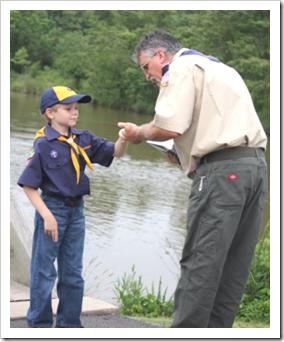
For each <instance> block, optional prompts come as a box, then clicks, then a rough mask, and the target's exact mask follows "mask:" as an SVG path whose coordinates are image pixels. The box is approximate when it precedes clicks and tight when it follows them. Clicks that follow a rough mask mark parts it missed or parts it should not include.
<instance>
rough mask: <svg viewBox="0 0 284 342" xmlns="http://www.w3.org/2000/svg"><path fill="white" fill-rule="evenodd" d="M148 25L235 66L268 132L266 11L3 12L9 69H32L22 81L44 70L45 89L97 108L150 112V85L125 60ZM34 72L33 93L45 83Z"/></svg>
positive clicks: (153, 96) (154, 89)
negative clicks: (70, 90)
mask: <svg viewBox="0 0 284 342" xmlns="http://www.w3.org/2000/svg"><path fill="white" fill-rule="evenodd" d="M156 28H162V29H165V30H167V31H169V32H171V33H172V34H174V35H175V36H176V37H177V38H178V39H179V40H180V42H181V43H182V45H183V46H185V47H188V48H193V49H197V50H199V51H201V52H203V53H204V54H211V55H214V56H216V57H218V58H219V59H220V60H221V61H222V62H224V63H226V64H228V65H230V66H232V67H233V68H235V69H236V70H237V71H238V72H239V73H240V74H241V76H242V77H243V79H244V81H245V82H246V84H247V87H248V89H249V91H250V92H251V95H252V98H253V101H254V105H255V108H256V111H257V113H258V115H259V117H260V120H261V122H262V124H263V125H264V127H265V128H267V129H268V128H269V126H270V122H269V117H270V113H269V109H270V98H269V93H270V64H269V63H270V14H269V11H262V10H251V11H246V10H235V11H232V10H231V11H224V10H223V11H220V10H216V11H184V10H180V11H176V10H159V11H155V10H150V11H143V10H139V11H133V10H130V11H125V10H121V11H114V10H102V11H84V10H78V11H69V10H57V11H56V10H28V11H18V10H15V11H10V46H11V51H10V55H11V62H12V61H14V63H11V69H12V70H13V71H16V72H17V73H18V74H21V73H27V72H28V69H27V66H28V65H32V67H31V68H30V69H29V73H30V76H31V78H37V77H38V75H40V73H39V66H40V71H42V72H43V71H45V70H46V69H45V68H46V67H49V68H50V69H49V70H52V71H56V72H57V73H58V74H59V76H60V79H59V81H58V79H57V78H56V79H55V80H54V82H53V85H56V84H61V85H64V84H65V85H67V86H69V87H74V89H76V90H77V91H78V92H79V91H80V92H88V93H89V94H90V95H91V96H92V98H93V99H94V102H95V103H98V104H103V105H107V106H111V107H116V108H119V109H133V110H136V111H140V112H147V113H151V112H154V107H155V101H156V97H157V94H158V87H157V86H156V85H155V84H147V82H146V81H145V75H144V74H143V73H142V72H141V70H140V68H139V66H138V65H136V64H135V63H134V62H133V61H132V60H131V55H132V53H133V50H134V47H135V46H136V44H137V43H138V42H139V40H140V38H141V37H143V36H144V35H145V34H146V33H148V32H149V31H150V30H154V29H156ZM23 49H25V50H23ZM24 52H25V53H26V54H25V53H24ZM41 75H42V76H43V79H42V81H41V83H40V84H39V82H38V80H36V81H35V82H31V83H30V84H31V85H32V86H33V87H35V88H33V89H32V91H33V92H40V90H41V89H46V88H47V87H48V86H49V85H47V84H45V80H46V78H48V76H47V75H45V73H43V74H41ZM19 78H20V76H19ZM66 80H71V82H70V83H68V84H67V83H64V82H65V81H66ZM20 83H21V82H20V81H18V82H17V84H20ZM39 86H40V87H39ZM11 88H12V86H11ZM23 89H25V88H23Z"/></svg>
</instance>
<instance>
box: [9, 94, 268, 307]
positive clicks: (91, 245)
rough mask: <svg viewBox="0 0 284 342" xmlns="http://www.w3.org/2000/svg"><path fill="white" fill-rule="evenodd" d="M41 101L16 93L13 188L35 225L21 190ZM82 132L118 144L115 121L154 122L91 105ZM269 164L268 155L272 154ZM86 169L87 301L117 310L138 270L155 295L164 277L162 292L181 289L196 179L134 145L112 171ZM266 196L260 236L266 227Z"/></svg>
mask: <svg viewBox="0 0 284 342" xmlns="http://www.w3.org/2000/svg"><path fill="white" fill-rule="evenodd" d="M39 101H40V98H39V97H38V96H31V95H29V96H27V95H23V94H19V93H11V107H10V108H11V113H10V117H11V140H10V144H11V146H10V151H11V152H10V153H11V159H10V160H11V161H10V167H11V169H10V176H11V177H10V186H11V189H13V191H15V193H16V195H17V197H18V198H19V200H20V201H21V203H22V205H23V207H24V209H25V211H26V213H27V216H28V219H29V221H30V224H33V216H34V208H33V206H32V205H31V204H30V202H29V200H28V199H27V198H26V196H25V194H24V192H23V190H22V189H21V188H20V187H19V186H18V185H17V180H18V178H19V177H20V175H21V173H22V171H23V169H24V167H25V165H26V162H27V158H28V155H29V150H30V148H31V147H32V145H33V139H34V136H35V132H36V131H37V130H38V129H40V128H41V127H43V126H45V120H44V119H43V117H42V116H41V115H40V114H39V109H38V108H39ZM79 112H80V117H79V121H78V123H77V125H76V128H78V129H89V130H90V131H91V132H93V133H94V134H95V135H97V136H99V137H102V138H107V139H108V140H110V141H116V140H117V138H118V131H119V128H118V127H117V122H119V121H125V122H127V121H129V122H134V123H136V124H138V125H140V124H143V123H147V122H149V121H151V120H152V119H153V117H152V116H151V115H138V114H136V113H131V112H121V111H117V110H111V109H108V108H103V107H93V106H92V105H89V104H87V105H83V104H82V105H80V106H79ZM267 161H268V163H269V149H268V151H267ZM93 167H94V171H91V170H89V169H88V168H86V174H87V175H88V177H89V178H90V184H91V195H90V196H85V215H86V240H85V251H84V272H83V274H84V277H85V280H86V286H85V288H86V294H87V295H89V296H92V297H95V298H98V299H101V300H105V301H108V302H111V303H116V300H115V296H114V293H113V288H114V283H115V282H116V280H117V278H118V277H122V276H123V274H124V273H127V274H130V273H131V268H132V265H135V270H136V272H137V275H141V276H142V281H143V284H144V285H145V286H147V288H148V290H151V287H152V282H154V285H155V291H157V287H158V283H159V279H160V277H162V291H164V290H165V288H166V287H168V291H167V293H168V296H169V295H171V294H172V293H173V292H174V290H175V287H176V283H177V277H178V274H179V267H178V260H179V258H180V255H181V250H182V246H183V241H184V237H185V234H186V231H185V229H186V228H185V227H186V210H187V202H188V197H189V193H190V188H191V180H189V179H188V178H186V177H185V176H184V174H183V172H182V171H181V168H180V166H177V165H174V164H171V163H170V162H169V161H168V160H167V159H166V157H165V156H164V155H162V154H161V153H160V152H159V151H157V150H155V149H154V148H153V147H151V146H149V145H148V144H146V143H145V142H144V143H142V144H140V145H129V147H128V149H127V152H126V154H125V155H124V156H123V157H122V158H115V160H114V162H113V163H112V165H111V166H110V167H109V168H105V167H102V166H100V165H96V164H94V165H93ZM269 198H270V195H269V191H268V195H267V203H266V207H265V212H264V217H263V224H262V229H263V227H264V225H265V223H266V222H267V221H268V220H269Z"/></svg>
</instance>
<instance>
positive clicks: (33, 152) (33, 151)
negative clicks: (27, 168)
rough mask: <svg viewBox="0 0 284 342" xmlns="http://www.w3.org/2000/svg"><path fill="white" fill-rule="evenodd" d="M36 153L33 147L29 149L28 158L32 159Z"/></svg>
mask: <svg viewBox="0 0 284 342" xmlns="http://www.w3.org/2000/svg"><path fill="white" fill-rule="evenodd" d="M35 154H36V149H35V148H34V147H33V148H32V149H31V150H30V154H29V158H28V159H32V157H33V156H34V155H35Z"/></svg>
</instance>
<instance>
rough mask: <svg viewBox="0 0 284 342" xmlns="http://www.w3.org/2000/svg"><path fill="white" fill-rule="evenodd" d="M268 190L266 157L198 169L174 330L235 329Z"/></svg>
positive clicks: (178, 288)
mask: <svg viewBox="0 0 284 342" xmlns="http://www.w3.org/2000/svg"><path fill="white" fill-rule="evenodd" d="M236 176H237V177H236ZM266 188H267V165H266V161H265V159H264V158H262V157H257V156H256V157H247V158H239V159H235V160H233V159H230V160H224V161H218V162H212V163H206V164H202V165H200V166H199V167H198V168H197V170H196V171H195V177H194V180H193V183H192V190H191V194H190V198H189V204H188V212H187V236H186V239H185V244H184V248H183V252H182V259H181V261H180V265H181V277H180V279H179V282H178V285H177V288H176V292H175V297H174V303H175V305H174V321H173V324H172V326H171V327H172V328H206V327H208V328H231V327H232V325H233V322H234V319H235V316H236V314H237V311H238V308H239V305H240V302H241V298H242V295H243V293H244V290H245V285H246V282H247V279H248V276H249V271H250V266H251V263H252V260H253V257H254V251H255V246H256V243H257V241H258V237H259V233H260V226H261V219H262V212H263V208H264V204H265V199H266Z"/></svg>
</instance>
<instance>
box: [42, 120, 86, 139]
mask: <svg viewBox="0 0 284 342" xmlns="http://www.w3.org/2000/svg"><path fill="white" fill-rule="evenodd" d="M82 133H83V132H82V131H81V130H79V129H75V128H73V127H70V134H76V135H80V134H82ZM44 134H45V136H46V138H47V140H48V141H50V140H54V139H57V138H58V137H60V136H61V135H62V134H60V133H59V132H57V130H56V129H54V128H52V127H51V125H50V123H47V124H46V126H45V129H44Z"/></svg>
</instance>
